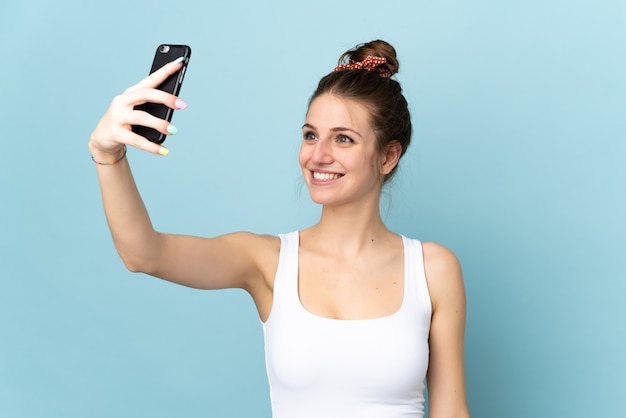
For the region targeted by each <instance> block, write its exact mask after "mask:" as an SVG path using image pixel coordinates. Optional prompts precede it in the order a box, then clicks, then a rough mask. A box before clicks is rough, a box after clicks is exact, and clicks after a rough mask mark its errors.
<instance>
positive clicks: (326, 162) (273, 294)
mask: <svg viewBox="0 0 626 418" xmlns="http://www.w3.org/2000/svg"><path fill="white" fill-rule="evenodd" d="M342 63H343V64H342ZM180 65H181V64H180V63H178V62H176V61H174V62H172V63H170V64H168V65H166V66H165V67H163V68H162V69H160V70H159V71H157V72H155V73H153V74H152V75H150V76H149V77H147V78H145V79H144V80H142V81H141V82H139V83H138V84H136V85H135V86H133V87H130V88H129V89H128V90H126V91H125V92H124V94H122V95H120V96H118V97H116V98H115V99H114V100H113V102H112V104H111V106H110V108H109V109H108V111H107V112H106V114H105V115H104V116H103V118H102V119H101V121H100V123H99V124H98V126H97V127H96V129H95V130H94V132H93V134H92V136H91V139H90V142H89V148H90V150H91V152H92V156H93V159H94V162H96V163H98V164H97V165H96V166H97V170H98V177H99V180H100V186H101V189H102V198H103V202H104V208H105V212H106V216H107V220H108V222H109V226H110V229H111V232H112V235H113V239H114V242H115V246H116V248H117V250H118V252H119V254H120V257H121V258H122V260H123V261H124V263H125V265H126V267H127V268H128V269H130V270H131V271H135V272H144V273H147V274H150V275H153V276H155V277H160V278H162V279H166V280H169V281H172V282H176V283H179V284H182V285H185V286H191V287H196V288H201V289H223V288H242V289H245V290H246V291H247V292H248V293H249V294H250V295H251V296H252V298H253V300H254V302H255V304H256V306H257V309H258V312H259V316H260V318H261V320H262V322H263V329H264V333H265V347H266V359H267V371H268V377H269V382H270V387H271V398H272V410H273V416H274V417H275V418H282V417H289V418H296V417H298V418H301V417H360V418H363V417H409V416H411V417H421V416H423V404H424V379H425V378H426V380H427V382H428V396H429V411H430V412H429V415H430V417H431V418H449V417H455V418H461V417H468V416H469V412H468V408H467V402H466V395H465V378H464V370H463V369H464V366H463V335H464V327H465V292H464V288H463V279H462V275H461V269H460V266H459V263H458V261H457V259H456V257H455V256H454V254H453V253H452V252H450V251H449V250H448V249H446V248H444V247H442V246H440V245H437V244H434V243H420V242H419V241H416V240H411V239H408V238H405V237H403V236H401V235H398V234H396V233H394V232H392V231H390V230H389V229H387V227H386V226H385V225H384V223H383V221H382V219H381V216H380V210H379V202H380V195H381V190H382V187H383V184H384V183H385V182H386V181H388V180H389V179H390V178H391V177H392V176H393V174H394V173H395V171H396V169H397V166H398V162H399V160H400V158H401V157H402V155H404V153H405V151H406V149H407V147H408V145H409V142H410V137H411V121H410V115H409V111H408V107H407V103H406V100H405V99H404V96H403V95H402V91H401V88H400V85H399V84H398V82H397V81H395V80H393V79H392V78H391V76H392V75H393V74H395V73H396V72H397V71H398V61H397V59H396V52H395V50H394V48H393V47H392V46H391V45H389V44H388V43H386V42H384V41H373V42H370V43H367V44H363V45H360V46H357V47H356V48H355V49H353V50H350V51H348V52H346V53H345V54H343V55H342V56H341V58H340V65H339V66H337V67H336V68H335V70H334V71H333V72H331V73H330V74H328V75H327V76H325V77H324V78H322V80H321V81H320V83H319V86H318V88H317V90H316V91H315V93H314V94H313V96H312V98H311V101H310V103H309V109H308V112H307V114H306V119H305V123H304V125H303V128H302V129H303V141H302V146H301V150H300V155H299V161H300V165H301V168H302V173H303V176H304V179H305V182H306V184H307V186H308V188H309V192H310V195H311V198H312V199H313V201H314V202H316V203H318V204H321V205H323V209H322V215H321V218H320V220H319V222H318V223H316V224H315V225H313V226H311V227H309V228H307V229H304V230H301V231H296V232H292V233H290V234H285V235H280V236H278V237H275V236H267V235H256V234H252V233H244V232H238V233H233V234H227V235H223V236H220V237H216V238H199V237H192V236H183V235H173V234H164V233H160V232H157V231H155V230H154V228H153V227H152V224H151V222H150V218H149V216H148V212H147V211H146V209H145V207H144V205H143V202H142V200H141V197H140V195H139V192H138V191H137V188H136V186H135V183H134V181H133V177H132V174H131V171H130V166H129V164H128V160H127V159H125V158H124V156H125V153H126V145H130V146H134V147H136V148H139V149H142V150H145V151H148V152H152V153H155V154H162V155H166V154H167V150H166V149H165V148H164V147H162V146H161V145H157V144H154V143H152V142H149V141H147V140H145V139H144V138H143V137H140V136H138V135H136V134H134V133H133V132H132V130H131V126H132V125H143V126H149V127H152V128H154V129H156V130H158V131H160V132H162V133H164V134H168V135H169V134H172V133H174V132H176V129H175V128H173V127H172V126H171V125H170V124H169V123H168V122H166V121H164V120H160V119H157V118H154V117H152V116H150V115H148V114H146V113H143V112H140V111H137V110H134V107H135V106H136V105H138V104H141V103H144V102H156V103H163V104H165V105H167V106H169V107H171V108H173V109H183V108H185V107H186V105H185V103H184V102H183V101H181V100H180V99H178V98H177V97H174V96H172V95H169V94H167V93H164V92H162V91H159V90H157V89H156V86H158V85H159V84H160V83H161V82H162V81H163V80H164V79H165V78H166V77H167V76H168V75H169V74H171V73H173V72H175V71H177V70H178V69H179V68H180Z"/></svg>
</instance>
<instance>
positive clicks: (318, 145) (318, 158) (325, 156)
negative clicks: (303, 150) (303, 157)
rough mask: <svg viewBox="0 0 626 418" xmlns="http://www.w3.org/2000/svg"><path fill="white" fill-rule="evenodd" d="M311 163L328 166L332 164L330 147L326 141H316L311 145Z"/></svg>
mask: <svg viewBox="0 0 626 418" xmlns="http://www.w3.org/2000/svg"><path fill="white" fill-rule="evenodd" d="M311 161H313V162H314V163H316V164H330V163H332V162H333V155H332V149H331V145H330V144H329V143H328V141H324V140H322V139H318V140H317V141H316V142H315V144H314V145H313V152H312V154H311Z"/></svg>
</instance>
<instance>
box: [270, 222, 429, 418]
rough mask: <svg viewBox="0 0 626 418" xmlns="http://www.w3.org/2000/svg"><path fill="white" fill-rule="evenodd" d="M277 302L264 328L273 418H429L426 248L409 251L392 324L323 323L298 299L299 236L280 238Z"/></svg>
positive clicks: (408, 244) (414, 245) (412, 243)
mask: <svg viewBox="0 0 626 418" xmlns="http://www.w3.org/2000/svg"><path fill="white" fill-rule="evenodd" d="M280 239H281V248H280V258H279V262H278V270H277V272H276V278H275V282H274V301H273V305H272V310H271V313H270V316H269V318H268V319H267V321H266V322H265V323H263V332H264V335H265V360H266V367H267V375H268V379H269V384H270V396H271V402H272V413H273V415H272V416H273V418H309V417H310V418H339V417H341V418H400V417H423V416H424V381H425V377H426V370H427V368H428V354H429V351H428V335H429V330H430V318H431V313H432V307H431V302H430V296H429V294H428V288H427V284H426V276H425V274H424V263H423V256H422V247H421V243H420V242H419V241H416V240H412V239H408V238H405V237H402V240H403V243H404V271H405V272H404V298H403V301H402V306H401V307H400V309H399V310H398V311H397V312H395V313H394V314H391V315H389V316H385V317H381V318H374V319H363V320H337V319H329V318H323V317H320V316H317V315H314V314H312V313H310V312H309V311H307V310H306V309H305V308H304V306H303V305H302V304H301V302H300V299H299V295H298V253H299V233H298V231H296V232H292V233H289V234H286V235H280Z"/></svg>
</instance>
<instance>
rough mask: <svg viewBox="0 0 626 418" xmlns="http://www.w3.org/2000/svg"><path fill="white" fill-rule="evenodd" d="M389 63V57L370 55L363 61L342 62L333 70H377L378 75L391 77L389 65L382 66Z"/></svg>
mask: <svg viewBox="0 0 626 418" xmlns="http://www.w3.org/2000/svg"><path fill="white" fill-rule="evenodd" d="M385 63H387V58H383V57H376V56H374V55H368V56H367V57H366V58H365V59H364V60H363V61H358V62H352V63H350V64H341V65H338V66H336V67H335V69H334V70H333V71H350V70H365V71H376V72H377V73H378V75H380V76H381V77H383V78H389V77H391V71H389V69H388V68H387V67H381V65H383V64H385Z"/></svg>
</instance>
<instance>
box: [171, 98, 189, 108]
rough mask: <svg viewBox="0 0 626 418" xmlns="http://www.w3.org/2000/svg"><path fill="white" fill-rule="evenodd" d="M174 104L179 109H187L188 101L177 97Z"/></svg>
mask: <svg viewBox="0 0 626 418" xmlns="http://www.w3.org/2000/svg"><path fill="white" fill-rule="evenodd" d="M174 106H176V107H177V108H178V109H185V108H187V103H185V102H183V101H182V100H180V99H176V101H175V102H174Z"/></svg>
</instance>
